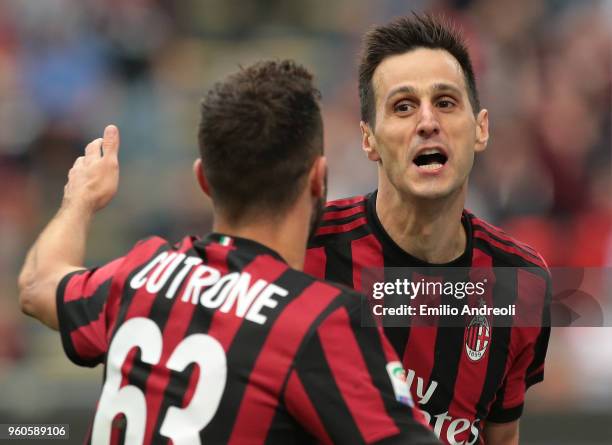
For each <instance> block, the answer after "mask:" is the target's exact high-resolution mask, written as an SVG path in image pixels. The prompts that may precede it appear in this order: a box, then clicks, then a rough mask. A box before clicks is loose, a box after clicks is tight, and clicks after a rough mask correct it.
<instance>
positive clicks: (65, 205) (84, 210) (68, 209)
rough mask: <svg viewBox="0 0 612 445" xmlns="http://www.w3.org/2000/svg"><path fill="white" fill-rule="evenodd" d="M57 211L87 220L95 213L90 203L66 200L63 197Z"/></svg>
mask: <svg viewBox="0 0 612 445" xmlns="http://www.w3.org/2000/svg"><path fill="white" fill-rule="evenodd" d="M59 211H60V212H61V213H72V214H75V215H77V216H79V217H80V218H85V219H87V220H89V219H91V217H92V216H93V214H94V213H95V210H94V206H93V205H92V204H91V203H88V202H87V201H85V200H80V199H74V198H67V197H65V196H64V199H63V200H62V205H61V206H60V210H59Z"/></svg>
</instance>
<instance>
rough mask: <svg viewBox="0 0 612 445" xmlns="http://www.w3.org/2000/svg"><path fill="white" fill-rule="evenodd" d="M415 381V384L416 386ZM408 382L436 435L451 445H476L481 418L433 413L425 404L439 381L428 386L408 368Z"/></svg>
mask: <svg viewBox="0 0 612 445" xmlns="http://www.w3.org/2000/svg"><path fill="white" fill-rule="evenodd" d="M387 366H388V365H387ZM387 370H388V368H387ZM413 383H414V384H415V386H414V387H413ZM406 384H407V386H408V388H409V389H410V392H411V393H412V394H415V395H416V397H417V398H418V403H419V405H420V408H421V410H422V411H423V414H424V415H425V418H426V419H427V422H428V423H429V424H430V425H431V427H432V428H433V430H434V433H435V434H436V436H438V437H439V438H440V439H441V440H443V441H445V442H446V443H448V444H450V445H474V444H475V443H477V442H478V436H479V434H480V431H479V428H478V423H479V422H480V419H467V418H462V417H451V416H449V415H448V411H445V412H443V413H440V414H432V413H430V412H428V411H427V410H426V409H425V407H424V406H425V405H426V404H427V403H428V402H429V401H430V399H431V397H432V396H433V394H434V392H435V390H436V388H437V387H438V382H436V381H435V380H431V382H430V383H429V385H428V386H426V382H425V379H423V378H421V377H419V376H417V375H416V372H415V371H413V370H412V369H408V373H407V376H406ZM459 437H464V438H466V440H459Z"/></svg>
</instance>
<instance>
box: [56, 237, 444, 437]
mask: <svg viewBox="0 0 612 445" xmlns="http://www.w3.org/2000/svg"><path fill="white" fill-rule="evenodd" d="M359 300H360V298H359V295H358V294H356V293H353V291H351V290H348V289H346V288H344V287H341V286H337V285H333V284H330V283H326V282H323V281H321V280H317V279H315V278H313V277H311V276H310V275H307V274H305V273H302V272H299V271H296V270H293V269H291V268H289V266H288V265H287V264H286V263H285V262H284V261H283V260H282V258H281V257H280V256H279V255H278V254H277V253H276V252H274V251H272V250H270V249H269V248H267V247H265V246H263V245H261V244H259V243H256V242H254V241H251V240H246V239H242V238H236V237H231V238H230V237H228V236H224V235H220V234H210V235H208V236H207V237H205V238H203V239H198V238H194V237H186V238H185V239H183V240H182V241H181V242H180V243H178V244H176V245H171V244H169V243H168V242H167V241H165V240H163V239H161V238H158V237H153V238H150V239H147V240H144V241H141V242H140V243H138V244H137V245H136V246H135V247H134V248H133V249H132V250H131V251H130V252H129V253H127V254H126V255H125V256H123V257H122V258H119V259H117V260H115V261H112V262H110V263H108V264H106V265H105V266H103V267H100V268H95V269H89V270H79V271H76V272H73V273H71V274H69V275H67V276H66V277H64V278H63V279H62V281H61V282H60V285H59V287H58V292H57V307H58V317H59V321H60V332H61V337H62V343H63V346H64V349H65V352H66V354H67V355H68V357H69V358H70V359H71V360H72V361H73V362H74V363H76V364H79V365H84V366H95V365H97V364H100V363H104V365H105V370H104V371H105V372H104V385H103V389H102V394H101V396H100V400H99V403H98V406H97V409H96V415H95V418H94V421H93V426H92V429H91V432H90V437H89V440H90V442H91V443H104V444H106V443H127V444H140V443H147V444H148V443H155V444H158V443H159V444H162V443H163V444H168V443H173V444H174V445H179V444H197V443H202V442H203V443H211V444H240V445H243V444H280V443H282V444H289V443H351V444H354V443H377V442H382V443H414V444H433V443H437V440H436V438H435V436H434V435H433V434H432V433H431V431H430V430H429V428H428V427H427V426H426V425H427V423H426V421H425V419H424V416H423V414H422V413H421V412H420V411H419V410H418V409H416V408H414V407H413V405H412V399H411V397H410V392H409V390H408V385H407V382H406V380H405V374H403V368H402V367H401V363H400V362H399V359H398V358H397V355H396V354H395V352H394V350H393V347H392V346H391V344H390V343H389V342H388V340H387V339H386V338H385V337H384V335H383V334H382V330H380V331H379V332H378V333H377V334H375V335H371V334H370V333H368V335H365V334H364V331H363V330H361V329H360V323H361V314H360V303H359ZM402 375H403V379H402Z"/></svg>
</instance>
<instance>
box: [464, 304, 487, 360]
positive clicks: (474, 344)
mask: <svg viewBox="0 0 612 445" xmlns="http://www.w3.org/2000/svg"><path fill="white" fill-rule="evenodd" d="M490 343H491V326H490V325H489V321H488V320H487V317H485V316H483V315H476V316H474V318H472V320H471V321H470V324H469V325H468V327H467V329H466V330H465V353H466V354H467V356H468V358H469V359H470V360H471V361H473V362H477V361H479V360H480V359H481V358H483V357H484V355H485V354H486V352H487V347H488V346H489V344H490Z"/></svg>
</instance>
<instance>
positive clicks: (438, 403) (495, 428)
mask: <svg viewBox="0 0 612 445" xmlns="http://www.w3.org/2000/svg"><path fill="white" fill-rule="evenodd" d="M359 96H360V102H361V123H360V127H361V132H362V149H363V151H364V152H365V154H366V156H367V157H368V159H369V160H371V161H373V162H375V163H376V164H377V166H378V189H377V190H376V191H374V192H373V193H370V194H368V195H365V196H356V197H352V198H347V199H340V200H337V201H332V202H329V203H328V204H327V207H326V209H325V213H324V217H323V223H322V225H321V226H320V228H319V229H318V231H317V234H316V237H315V238H314V239H313V240H312V241H311V243H310V245H309V247H310V248H309V250H308V252H307V257H306V265H305V268H304V270H305V271H306V272H309V273H312V274H313V275H315V276H317V277H319V278H327V279H329V280H332V281H336V282H340V283H343V284H346V285H348V286H351V287H353V288H355V289H357V290H362V278H363V273H364V269H365V268H372V267H421V268H429V267H433V266H436V267H437V266H446V267H465V268H469V267H474V268H504V269H490V271H491V273H493V274H495V275H494V276H492V277H491V279H490V281H489V282H490V284H489V286H488V290H487V291H486V294H485V296H484V298H483V301H485V302H486V303H488V304H489V305H492V304H494V303H495V302H500V301H506V302H507V303H517V304H522V303H524V304H526V305H527V306H529V307H530V311H532V312H533V313H534V314H535V318H536V319H537V323H536V324H538V326H533V327H513V328H510V327H501V324H503V322H508V320H507V319H504V320H502V319H501V318H499V319H497V318H496V319H488V320H487V322H486V323H485V322H484V321H483V319H482V318H481V319H473V320H472V322H473V323H472V324H473V328H472V329H471V330H470V329H469V326H467V327H466V328H465V329H464V328H463V327H444V328H436V327H416V328H415V327H412V328H410V327H403V328H400V327H395V328H392V327H388V326H386V327H385V333H386V334H387V337H388V338H389V340H390V341H391V343H392V344H393V346H394V347H395V349H396V351H397V353H398V355H399V356H400V357H402V358H403V362H404V366H405V367H406V370H407V372H408V382H409V385H410V386H411V391H412V394H413V397H414V398H415V400H416V401H417V402H418V403H419V406H420V408H421V409H423V411H424V412H425V414H426V417H427V418H428V420H429V422H430V425H431V426H432V428H433V429H434V432H435V433H436V434H437V435H438V436H439V437H440V439H442V441H444V442H445V443H448V444H470V445H471V444H475V443H479V444H482V443H485V442H486V443H487V444H494V445H510V444H518V438H519V430H518V423H519V418H520V416H521V413H522V410H523V404H524V397H525V391H526V389H527V388H528V387H529V386H531V385H533V384H534V383H537V382H539V381H541V380H542V379H543V373H544V359H545V355H546V349H547V345H548V338H549V335H550V327H549V326H550V325H549V298H550V280H549V275H548V272H547V268H546V265H545V263H544V260H543V259H542V257H541V256H540V255H539V254H538V253H537V252H536V251H534V250H533V249H532V248H531V247H529V246H527V245H525V244H523V243H520V242H518V241H517V240H515V239H513V238H511V237H510V236H508V235H507V234H505V233H504V232H503V231H501V230H500V229H498V228H496V227H493V226H492V225H490V224H488V223H487V222H485V221H483V220H482V219H479V218H477V217H476V216H474V215H473V214H472V213H471V212H469V211H468V210H466V209H465V208H464V205H465V200H466V193H467V184H468V177H469V173H470V171H471V169H472V165H473V162H474V157H475V154H476V153H479V152H482V151H483V150H485V148H486V146H487V142H488V139H489V119H488V118H489V116H488V112H487V110H486V109H483V108H481V107H480V103H479V100H478V91H477V89H476V81H475V78H474V73H473V70H472V65H471V62H470V56H469V54H468V50H467V47H466V44H465V42H464V41H463V38H462V36H461V35H460V33H459V32H458V31H457V30H455V29H454V28H453V27H452V26H451V25H449V24H447V23H445V22H444V21H442V20H438V19H436V18H434V17H432V16H428V15H416V14H415V15H414V16H413V17H411V18H407V17H403V18H398V19H396V20H394V21H392V22H391V23H388V24H386V25H383V26H378V27H375V28H373V29H372V30H371V31H369V32H368V33H367V34H366V35H365V38H364V41H363V50H362V56H361V62H360V66H359ZM438 270H440V269H438ZM502 270H505V271H506V272H500V271H502ZM440 273H442V272H440ZM500 274H503V276H502V275H500ZM414 281H417V280H416V278H415V279H414ZM440 303H442V304H449V305H453V304H456V303H457V300H456V299H454V298H453V297H452V296H448V297H443V298H442V299H441V301H440ZM517 310H518V309H517ZM441 320H442V319H441ZM447 321H448V320H447ZM466 321H467V322H468V323H469V320H466ZM493 322H495V323H497V326H495V323H493ZM466 324H467V323H466ZM491 325H493V326H492V329H491ZM547 326H548V327H547ZM468 334H469V335H468Z"/></svg>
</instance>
